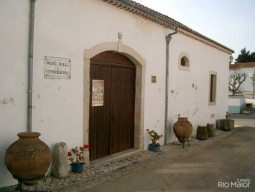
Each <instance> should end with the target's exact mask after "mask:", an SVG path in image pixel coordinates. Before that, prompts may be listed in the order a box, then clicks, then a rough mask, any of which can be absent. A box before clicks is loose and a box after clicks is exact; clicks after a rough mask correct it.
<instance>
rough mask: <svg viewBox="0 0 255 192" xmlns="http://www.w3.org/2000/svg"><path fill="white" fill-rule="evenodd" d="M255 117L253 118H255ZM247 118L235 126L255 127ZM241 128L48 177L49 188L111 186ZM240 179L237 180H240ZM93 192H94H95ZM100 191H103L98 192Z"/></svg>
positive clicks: (28, 188)
mask: <svg viewBox="0 0 255 192" xmlns="http://www.w3.org/2000/svg"><path fill="white" fill-rule="evenodd" d="M252 115H253V114H252ZM245 117H246V118H247V117H248V116H247V115H245V116H243V117H242V115H239V116H238V115H236V116H235V115H233V118H234V119H235V124H236V125H240V126H241V124H242V123H245V124H248V125H252V124H253V126H254V125H255V124H254V118H251V119H250V122H248V123H246V122H247V121H246V120H245ZM238 129H240V128H235V129H234V130H233V131H230V132H224V131H221V130H216V136H215V137H213V138H209V139H208V140H197V139H195V137H192V139H191V141H190V146H185V148H184V149H183V148H182V146H181V145H180V144H179V143H177V142H176V143H174V144H168V145H165V146H161V151H160V152H157V153H155V152H150V151H139V152H135V153H133V154H132V155H128V156H125V157H121V158H118V159H114V160H112V161H107V162H101V163H100V162H95V163H93V162H92V164H91V166H90V167H88V168H85V170H84V172H83V173H76V174H75V173H72V172H70V175H69V177H68V178H66V179H56V178H53V177H50V176H47V177H46V185H47V188H48V189H49V191H61V192H72V191H73V192H76V191H77V192H78V191H89V190H90V189H91V190H92V189H93V188H94V187H96V186H99V185H100V184H103V183H109V182H111V181H115V180H116V179H118V178H121V177H123V176H127V175H129V174H137V173H140V171H142V172H143V171H144V170H145V169H146V168H148V167H151V166H156V165H157V163H159V162H162V161H163V160H166V159H173V158H177V157H178V156H181V155H183V154H193V153H195V152H196V151H198V150H199V149H203V148H206V147H207V146H211V145H212V144H213V143H215V142H217V141H220V140H221V139H222V138H224V137H227V136H229V135H231V134H233V133H235V132H236V131H237V130H238ZM237 179H238V178H237ZM240 179H243V178H240ZM46 185H45V183H44V182H43V180H41V181H39V182H38V184H37V185H35V186H25V185H23V191H46ZM1 191H5V192H9V191H15V186H12V187H7V188H2V189H0V192H1ZM92 191H93V190H92ZM98 191H100V190H98ZM126 191H129V190H126Z"/></svg>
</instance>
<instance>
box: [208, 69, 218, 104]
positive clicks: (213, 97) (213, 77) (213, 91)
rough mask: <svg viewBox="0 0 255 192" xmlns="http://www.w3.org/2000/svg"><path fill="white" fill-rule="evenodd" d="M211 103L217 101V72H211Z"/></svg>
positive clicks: (209, 98) (209, 96)
mask: <svg viewBox="0 0 255 192" xmlns="http://www.w3.org/2000/svg"><path fill="white" fill-rule="evenodd" d="M208 101H209V105H216V101H217V72H215V71H210V72H209V95H208Z"/></svg>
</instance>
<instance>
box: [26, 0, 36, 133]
mask: <svg viewBox="0 0 255 192" xmlns="http://www.w3.org/2000/svg"><path fill="white" fill-rule="evenodd" d="M35 1H36V0H30V23H29V57H28V91H27V92H28V106H27V107H28V108H27V129H28V132H32V107H33V105H32V93H33V58H34V52H33V48H34V18H35Z"/></svg>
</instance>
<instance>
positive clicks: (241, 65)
mask: <svg viewBox="0 0 255 192" xmlns="http://www.w3.org/2000/svg"><path fill="white" fill-rule="evenodd" d="M253 67H255V62H247V63H235V64H230V65H229V69H230V70H235V69H242V68H253Z"/></svg>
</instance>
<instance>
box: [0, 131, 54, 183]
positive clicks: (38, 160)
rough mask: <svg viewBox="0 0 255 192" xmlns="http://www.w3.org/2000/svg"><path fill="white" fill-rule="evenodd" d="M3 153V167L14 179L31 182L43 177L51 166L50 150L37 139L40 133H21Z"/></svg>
mask: <svg viewBox="0 0 255 192" xmlns="http://www.w3.org/2000/svg"><path fill="white" fill-rule="evenodd" d="M17 135H18V136H19V139H18V140H17V141H15V142H14V143H13V144H11V145H10V146H9V148H8V149H7V150H6V153H5V165H6V167H7V169H8V170H9V171H10V172H11V174H12V175H13V177H14V178H15V179H18V180H19V181H32V180H37V179H41V178H43V177H44V175H45V173H46V171H47V170H48V168H49V166H50V164H51V151H50V148H49V147H48V146H47V145H46V144H45V143H44V142H43V141H41V140H40V139H39V136H40V135H41V134H40V133H37V132H22V133H18V134H17Z"/></svg>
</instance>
